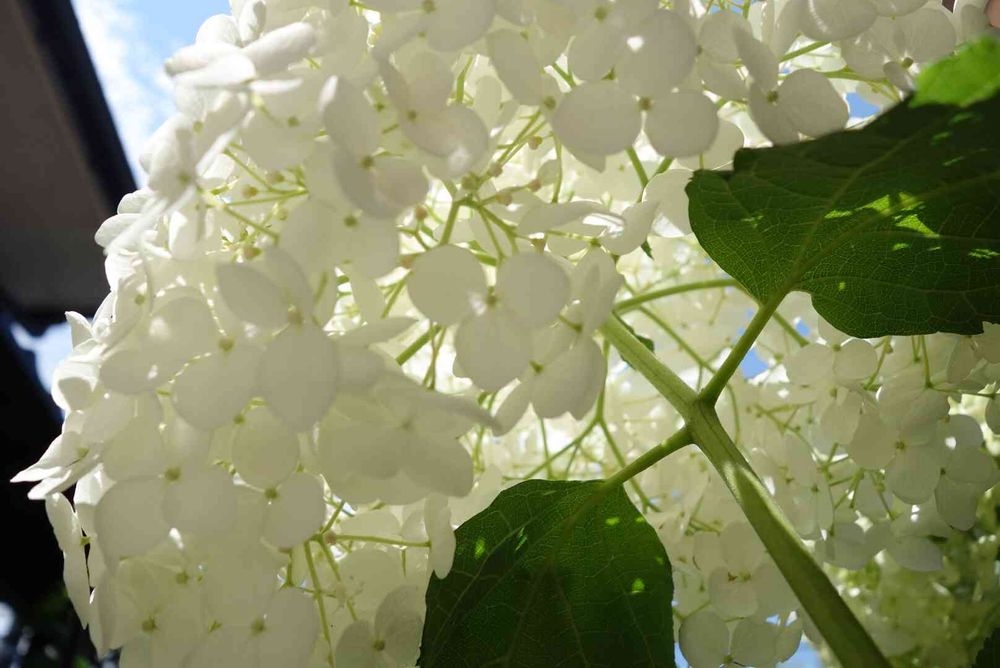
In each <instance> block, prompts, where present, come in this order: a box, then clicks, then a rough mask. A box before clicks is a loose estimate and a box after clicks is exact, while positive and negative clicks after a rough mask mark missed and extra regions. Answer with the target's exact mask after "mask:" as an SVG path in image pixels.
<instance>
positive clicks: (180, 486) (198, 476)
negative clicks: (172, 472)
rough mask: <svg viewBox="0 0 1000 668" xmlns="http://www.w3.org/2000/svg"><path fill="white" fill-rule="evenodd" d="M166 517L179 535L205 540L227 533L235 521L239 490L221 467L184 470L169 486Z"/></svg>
mask: <svg viewBox="0 0 1000 668" xmlns="http://www.w3.org/2000/svg"><path fill="white" fill-rule="evenodd" d="M163 515H164V518H165V519H166V520H167V522H168V523H170V525H171V526H172V527H174V528H176V529H179V530H180V531H184V532H191V533H194V534H199V535H202V536H211V535H214V534H220V533H224V531H225V530H226V529H228V528H230V527H231V526H232V522H233V519H234V518H235V517H236V488H235V487H234V486H233V480H232V478H231V477H230V475H229V474H228V473H226V472H225V471H224V470H222V469H221V468H219V467H218V466H208V467H198V468H188V469H184V470H182V471H181V473H180V477H179V478H178V479H177V480H175V481H172V482H170V483H168V484H167V487H166V492H165V494H164V499H163Z"/></svg>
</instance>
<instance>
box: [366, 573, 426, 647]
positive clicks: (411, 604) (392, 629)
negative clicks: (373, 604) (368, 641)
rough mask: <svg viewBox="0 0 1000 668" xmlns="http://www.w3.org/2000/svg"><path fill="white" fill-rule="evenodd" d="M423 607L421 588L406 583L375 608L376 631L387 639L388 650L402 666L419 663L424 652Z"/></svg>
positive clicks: (383, 638)
mask: <svg viewBox="0 0 1000 668" xmlns="http://www.w3.org/2000/svg"><path fill="white" fill-rule="evenodd" d="M423 607H424V601H423V596H422V595H421V593H420V590H418V589H417V588H416V587H414V586H402V587H398V588H396V589H394V590H392V591H391V592H389V594H388V595H387V596H386V597H385V598H384V599H383V600H382V602H381V603H380V604H379V606H378V610H377V611H376V612H375V632H376V634H378V637H379V639H380V640H382V642H383V643H385V652H386V654H388V655H389V656H391V657H392V658H393V659H395V660H396V661H397V662H398V663H399V665H401V666H410V665H415V664H416V662H417V658H418V655H419V654H420V635H421V632H422V631H423V626H424V619H423V615H421V610H422V609H423Z"/></svg>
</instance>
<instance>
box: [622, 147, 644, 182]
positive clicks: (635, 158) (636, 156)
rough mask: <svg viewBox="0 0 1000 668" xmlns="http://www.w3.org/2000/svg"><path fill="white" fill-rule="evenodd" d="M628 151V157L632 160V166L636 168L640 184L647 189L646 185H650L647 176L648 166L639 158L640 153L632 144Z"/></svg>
mask: <svg viewBox="0 0 1000 668" xmlns="http://www.w3.org/2000/svg"><path fill="white" fill-rule="evenodd" d="M626 153H627V154H628V159H629V160H631V161H632V168H633V169H635V175H636V176H637V177H638V178H639V184H640V185H641V186H642V189H643V190H645V189H646V186H648V185H649V177H648V176H646V168H645V167H643V166H642V160H639V154H638V153H636V152H635V148H634V147H631V146H630V147H629V148H628V150H627V151H626Z"/></svg>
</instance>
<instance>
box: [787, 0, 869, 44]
mask: <svg viewBox="0 0 1000 668" xmlns="http://www.w3.org/2000/svg"><path fill="white" fill-rule="evenodd" d="M877 16H878V15H877V14H876V13H875V7H874V5H873V4H872V3H871V0H806V2H805V7H804V8H803V11H802V16H801V20H802V25H801V26H800V27H801V29H802V32H804V33H805V34H806V35H807V36H808V37H810V38H812V39H815V40H820V41H831V42H832V41H834V40H839V39H847V38H849V37H854V36H855V35H859V34H861V33H863V32H864V31H865V30H867V29H868V28H869V27H871V25H872V23H874V22H875V19H876V17H877Z"/></svg>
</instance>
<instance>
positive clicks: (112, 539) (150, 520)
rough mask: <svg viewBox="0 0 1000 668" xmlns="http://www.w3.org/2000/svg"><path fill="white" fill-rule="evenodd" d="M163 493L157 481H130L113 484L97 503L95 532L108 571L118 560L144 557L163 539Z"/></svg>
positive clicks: (165, 534)
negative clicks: (142, 555) (143, 555)
mask: <svg viewBox="0 0 1000 668" xmlns="http://www.w3.org/2000/svg"><path fill="white" fill-rule="evenodd" d="M163 492H164V489H163V482H162V481H161V480H160V479H159V478H151V477H150V478H133V479H132V480H125V481H123V482H120V483H117V484H116V485H114V486H113V487H112V488H111V489H109V490H108V491H107V492H105V493H104V495H103V496H102V497H101V500H100V501H98V502H97V508H96V510H95V513H94V523H95V529H96V531H97V538H98V540H99V541H100V544H101V549H102V550H103V551H104V556H105V559H106V560H107V565H108V566H109V567H112V566H113V565H114V564H116V563H117V561H118V559H119V558H121V557H132V556H137V555H140V554H145V553H146V552H148V551H149V550H151V549H152V548H154V547H156V545H157V544H158V543H159V542H160V541H162V540H163V539H164V538H166V537H167V532H168V531H169V530H170V526H169V525H168V524H167V523H166V521H165V520H164V519H163V511H162V507H163Z"/></svg>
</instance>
